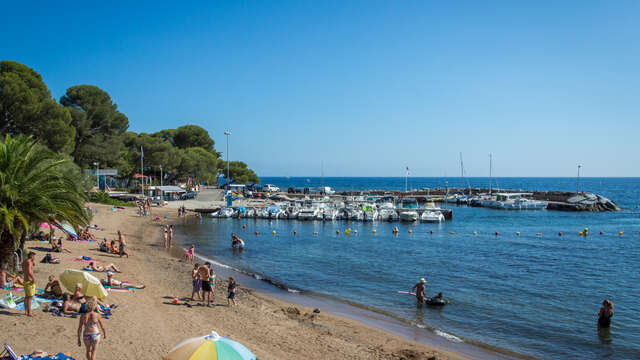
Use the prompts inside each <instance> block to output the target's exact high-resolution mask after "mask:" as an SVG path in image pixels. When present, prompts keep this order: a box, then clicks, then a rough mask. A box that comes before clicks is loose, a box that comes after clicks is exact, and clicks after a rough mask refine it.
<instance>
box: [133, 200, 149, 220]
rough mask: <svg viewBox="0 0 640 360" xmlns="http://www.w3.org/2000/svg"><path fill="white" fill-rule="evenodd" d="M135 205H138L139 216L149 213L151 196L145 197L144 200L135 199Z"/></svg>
mask: <svg viewBox="0 0 640 360" xmlns="http://www.w3.org/2000/svg"><path fill="white" fill-rule="evenodd" d="M136 206H137V207H138V215H140V216H147V215H151V198H147V199H146V200H141V201H136Z"/></svg>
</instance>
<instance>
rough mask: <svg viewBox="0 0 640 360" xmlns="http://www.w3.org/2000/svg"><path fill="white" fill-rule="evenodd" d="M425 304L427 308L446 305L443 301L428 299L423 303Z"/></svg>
mask: <svg viewBox="0 0 640 360" xmlns="http://www.w3.org/2000/svg"><path fill="white" fill-rule="evenodd" d="M424 303H425V304H427V305H429V306H445V305H447V301H446V300H443V299H433V298H429V299H426V300H425V301H424Z"/></svg>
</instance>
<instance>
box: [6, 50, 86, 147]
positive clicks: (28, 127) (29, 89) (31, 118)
mask: <svg viewBox="0 0 640 360" xmlns="http://www.w3.org/2000/svg"><path fill="white" fill-rule="evenodd" d="M0 134H13V135H15V134H25V135H33V136H35V137H36V138H37V139H39V140H40V141H41V142H42V144H44V145H46V146H47V147H48V148H50V149H51V150H53V151H55V152H59V153H66V154H68V153H70V152H71V151H72V150H73V149H74V138H75V128H74V126H73V124H71V116H70V114H69V111H67V109H65V108H64V107H62V106H60V105H59V104H58V103H57V102H56V101H55V100H53V99H52V98H51V93H50V92H49V89H48V88H47V86H46V85H45V83H44V82H43V81H42V77H41V76H40V74H38V73H37V72H35V71H34V70H33V69H31V68H29V67H28V66H25V65H23V64H20V63H18V62H15V61H6V60H5V61H1V62H0Z"/></svg>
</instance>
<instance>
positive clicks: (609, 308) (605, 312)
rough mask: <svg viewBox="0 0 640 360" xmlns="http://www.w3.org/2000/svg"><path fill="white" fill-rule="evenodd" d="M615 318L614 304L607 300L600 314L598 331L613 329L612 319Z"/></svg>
mask: <svg viewBox="0 0 640 360" xmlns="http://www.w3.org/2000/svg"><path fill="white" fill-rule="evenodd" d="M612 317H613V302H612V301H611V300H608V299H605V300H604V301H603V302H602V307H601V308H600V311H599V312H598V329H607V328H610V327H611V318H612Z"/></svg>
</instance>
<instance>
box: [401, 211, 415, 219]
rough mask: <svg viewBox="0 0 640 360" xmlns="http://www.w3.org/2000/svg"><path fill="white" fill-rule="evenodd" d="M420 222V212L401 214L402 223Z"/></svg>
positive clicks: (404, 212) (402, 212) (403, 212)
mask: <svg viewBox="0 0 640 360" xmlns="http://www.w3.org/2000/svg"><path fill="white" fill-rule="evenodd" d="M417 220H418V212H417V211H415V210H406V211H401V212H400V221H407V222H413V221H417Z"/></svg>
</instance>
